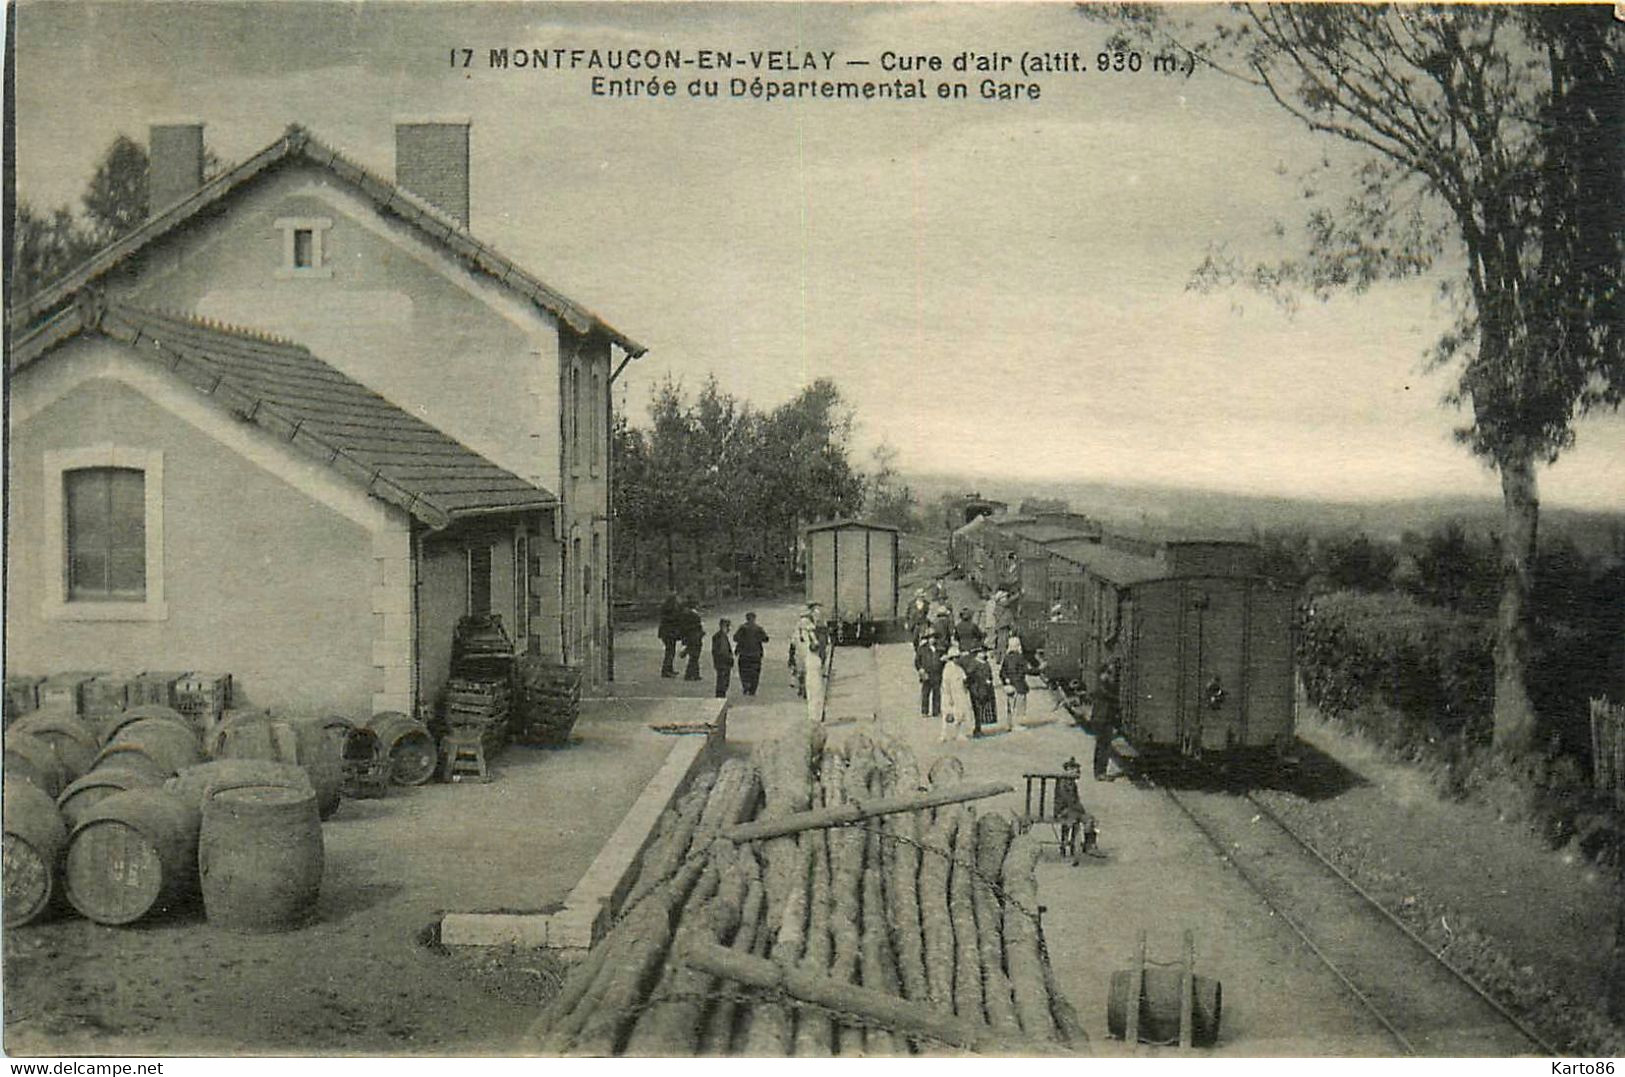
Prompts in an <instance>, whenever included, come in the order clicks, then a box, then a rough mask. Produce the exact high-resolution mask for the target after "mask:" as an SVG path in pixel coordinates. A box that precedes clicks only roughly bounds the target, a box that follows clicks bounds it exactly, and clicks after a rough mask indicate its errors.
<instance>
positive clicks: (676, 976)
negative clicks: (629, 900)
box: [622, 782, 749, 1058]
mask: <svg viewBox="0 0 1625 1077" xmlns="http://www.w3.org/2000/svg"><path fill="white" fill-rule="evenodd" d="M718 784H719V786H720V784H721V783H720V782H719V783H718ZM708 855H709V856H710V865H709V866H708V867H707V870H706V872H705V874H704V875H703V876H701V879H700V882H699V883H698V884H697V885H696V886H695V890H694V893H693V895H691V896H690V898H689V900H688V902H687V904H686V905H685V906H684V907H683V909H682V911H681V914H680V917H679V920H678V923H677V927H676V930H675V932H674V934H673V939H672V945H673V946H682V945H686V944H687V943H688V942H690V941H693V940H695V939H703V940H705V941H707V942H717V943H720V944H722V945H727V944H728V943H729V942H731V941H732V939H733V934H734V932H735V931H737V930H738V929H739V920H740V917H741V915H742V913H743V906H744V903H745V890H746V889H747V887H748V885H749V880H748V878H747V877H746V875H745V872H744V871H743V870H742V869H741V867H740V866H739V863H738V860H739V858H738V856H737V855H736V854H735V852H734V847H733V846H731V845H729V844H728V843H726V842H723V843H721V847H720V848H719V849H717V850H714V851H713V852H711V853H710V854H708ZM714 984H715V981H714V980H713V978H712V977H710V976H707V975H706V974H705V973H703V972H699V971H697V970H694V969H690V968H687V967H684V966H682V965H678V964H668V965H667V966H666V969H665V972H664V973H663V974H662V975H661V978H660V982H659V983H658V984H657V985H656V986H655V988H654V990H653V991H651V992H650V994H649V999H648V1004H647V1006H646V1007H645V1009H644V1010H643V1011H642V1013H641V1014H639V1015H638V1017H637V1019H636V1022H635V1023H634V1024H633V1026H632V1030H631V1034H630V1035H629V1036H628V1037H627V1041H626V1048H625V1050H624V1051H623V1052H622V1053H623V1054H627V1055H633V1056H637V1057H641V1058H649V1057H670V1056H683V1057H689V1056H692V1055H694V1054H695V1053H696V1050H697V1048H698V1047H699V1036H700V1032H701V1031H702V1030H703V1027H704V1026H703V1024H702V1022H701V1020H700V1018H701V1016H702V1015H703V1013H704V1009H705V1000H706V999H707V998H708V997H709V995H710V993H711V991H712V988H713V986H714Z"/></svg>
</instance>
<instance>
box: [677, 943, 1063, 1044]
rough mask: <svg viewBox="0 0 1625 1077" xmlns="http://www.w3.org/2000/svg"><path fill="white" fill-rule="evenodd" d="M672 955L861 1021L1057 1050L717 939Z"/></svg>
mask: <svg viewBox="0 0 1625 1077" xmlns="http://www.w3.org/2000/svg"><path fill="white" fill-rule="evenodd" d="M672 956H673V959H674V960H676V961H681V962H683V963H685V964H689V965H692V966H694V967H696V968H699V969H702V970H704V971H705V972H708V973H710V974H712V975H713V976H717V977H719V978H721V979H724V980H732V981H735V982H737V983H741V984H745V985H746V986H749V987H756V988H760V989H762V990H766V991H782V992H784V993H785V994H787V995H789V996H790V997H791V998H795V999H800V1000H802V1001H804V1002H809V1003H812V1004H814V1005H816V1006H820V1007H825V1008H827V1009H831V1010H835V1011H838V1012H841V1013H849V1014H851V1015H853V1017H855V1018H858V1019H860V1020H862V1021H865V1022H869V1023H873V1024H879V1025H884V1026H886V1027H889V1028H892V1029H894V1030H896V1031H897V1032H898V1033H900V1034H902V1035H906V1036H910V1037H914V1038H917V1039H921V1040H927V1041H930V1042H931V1043H933V1044H940V1045H942V1046H946V1047H949V1048H956V1049H960V1050H968V1051H975V1052H978V1053H981V1054H990V1055H1000V1056H1006V1057H1008V1056H1012V1055H1033V1054H1056V1053H1059V1052H1058V1051H1057V1047H1058V1045H1057V1044H1054V1043H1043V1042H1039V1041H1033V1040H1028V1039H1011V1038H1009V1037H1005V1036H1000V1035H998V1034H997V1033H996V1032H995V1031H994V1030H993V1029H992V1028H989V1027H988V1026H987V1025H985V1024H982V1023H981V1022H979V1021H965V1020H962V1019H960V1018H958V1017H955V1016H954V1015H953V1014H952V1013H948V1012H945V1011H943V1010H941V1009H937V1008H933V1007H930V1006H926V1005H922V1004H921V1003H918V1002H911V1001H909V1000H907V999H900V998H897V997H896V996H894V995H888V994H886V993H884V992H882V991H876V990H874V989H872V988H868V987H859V986H856V985H853V984H845V983H840V982H839V981H837V980H833V979H831V978H830V977H828V976H819V975H816V974H814V973H810V972H806V971H803V970H801V969H786V968H784V967H783V966H781V965H779V963H778V962H776V961H764V960H763V959H761V958H758V957H751V956H748V955H745V954H741V953H739V952H738V951H736V950H730V949H728V948H726V947H723V946H717V945H716V944H714V943H697V944H694V945H691V946H689V947H687V948H686V949H685V950H683V951H682V952H681V953H674V954H673V955H672Z"/></svg>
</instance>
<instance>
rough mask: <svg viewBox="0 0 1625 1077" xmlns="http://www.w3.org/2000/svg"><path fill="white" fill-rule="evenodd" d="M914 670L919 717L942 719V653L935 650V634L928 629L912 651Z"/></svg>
mask: <svg viewBox="0 0 1625 1077" xmlns="http://www.w3.org/2000/svg"><path fill="white" fill-rule="evenodd" d="M914 668H915V669H916V670H917V671H918V672H919V675H920V715H921V716H922V717H926V718H940V717H942V652H941V651H939V650H938V649H937V641H936V634H935V633H934V632H933V631H932V630H931V629H929V628H928V629H926V630H925V632H924V633H923V634H922V635H921V636H920V645H919V646H918V647H916V648H915V649H914Z"/></svg>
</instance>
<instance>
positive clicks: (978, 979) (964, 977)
mask: <svg viewBox="0 0 1625 1077" xmlns="http://www.w3.org/2000/svg"><path fill="white" fill-rule="evenodd" d="M961 811H962V812H963V814H962V815H961V816H960V820H959V829H958V830H957V831H955V833H954V844H953V857H954V858H953V863H952V864H950V865H949V868H950V874H949V876H948V914H949V916H948V918H949V922H950V924H951V925H952V926H953V929H954V1012H955V1013H957V1014H958V1015H959V1016H961V1017H964V1018H966V1019H968V1020H973V1021H984V1020H986V1019H987V1015H986V1011H985V1009H984V1008H983V1005H982V951H981V948H980V946H979V944H978V939H977V931H976V908H975V905H976V899H975V897H974V892H975V888H974V886H973V883H972V880H973V877H974V876H975V874H976V817H975V816H974V815H973V814H972V813H971V812H970V811H969V810H968V809H961Z"/></svg>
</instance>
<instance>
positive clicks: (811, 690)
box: [796, 602, 829, 722]
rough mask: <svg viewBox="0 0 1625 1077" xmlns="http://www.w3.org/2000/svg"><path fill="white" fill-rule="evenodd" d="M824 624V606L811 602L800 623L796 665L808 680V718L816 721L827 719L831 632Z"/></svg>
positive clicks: (797, 627)
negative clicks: (826, 673)
mask: <svg viewBox="0 0 1625 1077" xmlns="http://www.w3.org/2000/svg"><path fill="white" fill-rule="evenodd" d="M822 622H823V607H822V606H820V605H819V604H818V603H816V602H809V603H807V612H806V613H805V614H803V615H802V617H801V620H800V621H799V622H797V624H796V662H797V664H798V665H800V667H801V671H802V675H803V677H804V678H805V680H804V683H803V686H802V687H803V691H804V692H805V694H806V696H807V716H808V717H809V718H811V719H812V720H813V721H815V722H822V721H823V720H824V656H825V654H826V652H827V650H828V646H829V642H828V641H829V632H828V630H827V629H826V628H825V627H824V625H823V623H822Z"/></svg>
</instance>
